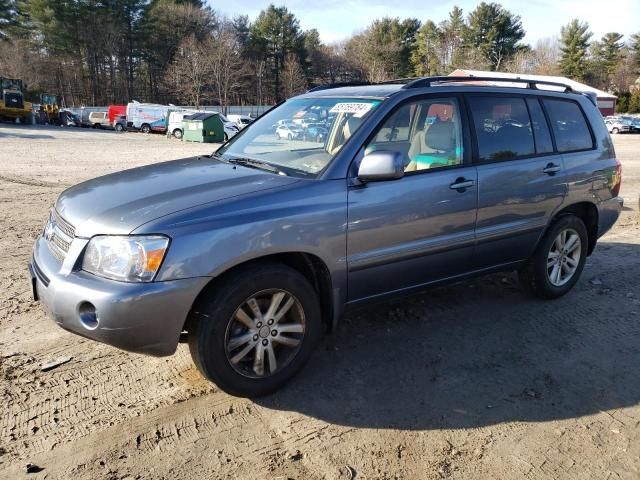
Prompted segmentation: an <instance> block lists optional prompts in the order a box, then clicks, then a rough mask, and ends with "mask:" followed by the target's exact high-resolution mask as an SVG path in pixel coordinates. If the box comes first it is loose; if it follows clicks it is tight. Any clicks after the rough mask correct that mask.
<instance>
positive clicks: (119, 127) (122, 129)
mask: <svg viewBox="0 0 640 480" xmlns="http://www.w3.org/2000/svg"><path fill="white" fill-rule="evenodd" d="M122 131H124V127H123V126H122V124H121V123H116V132H118V133H120V132H122Z"/></svg>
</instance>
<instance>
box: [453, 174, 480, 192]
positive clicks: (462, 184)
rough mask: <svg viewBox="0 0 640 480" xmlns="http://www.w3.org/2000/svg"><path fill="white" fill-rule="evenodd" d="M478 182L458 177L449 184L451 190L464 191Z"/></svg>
mask: <svg viewBox="0 0 640 480" xmlns="http://www.w3.org/2000/svg"><path fill="white" fill-rule="evenodd" d="M475 183H476V182H474V181H473V180H467V179H466V178H464V177H460V178H457V179H456V181H455V182H453V183H452V184H451V185H449V188H450V189H451V190H457V191H459V192H460V193H462V192H464V191H465V190H466V189H467V188H469V187H473V186H474V185H475Z"/></svg>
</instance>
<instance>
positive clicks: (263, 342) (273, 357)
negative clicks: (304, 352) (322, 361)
mask: <svg viewBox="0 0 640 480" xmlns="http://www.w3.org/2000/svg"><path fill="white" fill-rule="evenodd" d="M304 334H305V315H304V309H303V308H302V304H301V303H300V301H299V300H298V299H297V298H296V297H295V296H293V295H292V294H291V293H290V292H288V291H286V290H281V289H270V290H264V291H261V292H258V293H256V294H255V295H252V296H251V297H249V298H247V299H246V300H245V301H244V302H243V303H242V304H241V305H240V306H239V307H238V308H237V309H236V311H235V312H234V314H233V316H232V318H231V319H230V320H229V323H228V325H227V331H226V334H225V344H224V345H225V351H226V355H227V360H228V361H229V363H230V364H231V366H232V367H233V369H234V370H235V371H236V372H238V373H240V374H241V375H243V376H245V377H249V378H265V377H269V376H271V375H273V374H274V373H276V372H278V371H280V370H281V369H282V368H284V367H285V366H287V365H288V364H289V363H290V362H291V361H292V360H293V358H295V356H296V355H297V353H298V351H299V350H300V346H301V345H302V340H303V338H304Z"/></svg>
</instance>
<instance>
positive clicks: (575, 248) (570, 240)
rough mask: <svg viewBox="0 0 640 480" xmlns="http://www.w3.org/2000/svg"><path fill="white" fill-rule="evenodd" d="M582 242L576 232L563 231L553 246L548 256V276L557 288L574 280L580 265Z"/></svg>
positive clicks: (571, 230) (569, 229)
mask: <svg viewBox="0 0 640 480" xmlns="http://www.w3.org/2000/svg"><path fill="white" fill-rule="evenodd" d="M581 255H582V242H581V241H580V236H579V235H578V232H576V231H575V230H573V229H571V228H568V229H566V230H562V231H561V232H560V233H559V234H558V236H557V237H556V239H555V240H554V241H553V243H552V244H551V248H550V249H549V254H548V255H547V275H548V277H549V281H550V282H551V284H552V285H553V286H555V287H561V286H563V285H565V284H566V283H567V282H568V281H569V280H571V279H572V278H573V276H574V275H575V273H576V271H577V270H578V266H579V264H580V257H581Z"/></svg>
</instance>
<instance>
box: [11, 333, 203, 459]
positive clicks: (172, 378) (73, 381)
mask: <svg viewBox="0 0 640 480" xmlns="http://www.w3.org/2000/svg"><path fill="white" fill-rule="evenodd" d="M54 328H55V327H54ZM96 353H97V355H96ZM63 355H65V356H71V357H73V360H72V361H71V362H69V363H68V364H66V365H63V366H61V367H59V368H57V369H55V370H53V371H50V372H46V373H43V372H41V371H40V369H39V366H40V364H42V363H44V362H45V361H47V360H48V359H52V358H57V357H59V356H63ZM1 369H2V383H3V387H4V388H3V397H5V398H4V400H5V406H6V408H3V410H2V416H1V418H0V438H1V439H3V442H2V443H3V444H4V445H5V446H4V447H3V448H5V450H6V455H5V458H4V459H3V460H6V459H7V457H8V458H9V459H11V460H16V459H21V458H26V457H28V456H29V455H33V454H34V453H38V452H42V451H45V450H48V449H52V448H54V447H56V446H58V445H61V444H64V443H67V442H69V441H71V440H74V439H76V438H81V437H84V436H86V435H90V434H91V433H94V432H95V431H96V430H102V429H104V428H107V427H109V426H110V425H113V424H114V423H120V422H125V421H127V419H130V418H133V417H136V416H140V415H144V414H146V413H148V412H149V411H152V410H155V409H157V408H160V407H162V406H166V405H171V404H173V403H176V402H181V401H184V400H187V399H189V398H191V397H193V396H198V395H202V394H204V393H209V392H212V391H214V389H215V388H214V387H213V385H212V384H210V383H208V382H206V381H205V380H204V379H202V378H201V377H200V376H199V374H198V373H197V372H196V371H195V368H194V367H193V365H192V364H191V358H190V357H189V355H188V354H187V353H186V352H184V351H181V352H179V353H178V354H177V355H175V356H174V357H172V358H171V360H170V361H165V360H163V359H150V358H148V357H142V356H138V355H134V354H128V353H125V352H119V351H116V350H113V349H111V348H109V347H104V346H101V345H95V344H93V343H92V342H88V341H84V340H79V339H78V337H75V336H74V337H71V340H70V343H68V344H67V345H65V346H63V347H57V348H51V349H48V350H45V351H43V352H42V354H41V355H39V356H38V358H36V357H33V356H27V355H22V354H17V355H13V356H10V357H9V358H4V359H2V364H1ZM5 439H6V440H8V442H5Z"/></svg>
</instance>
